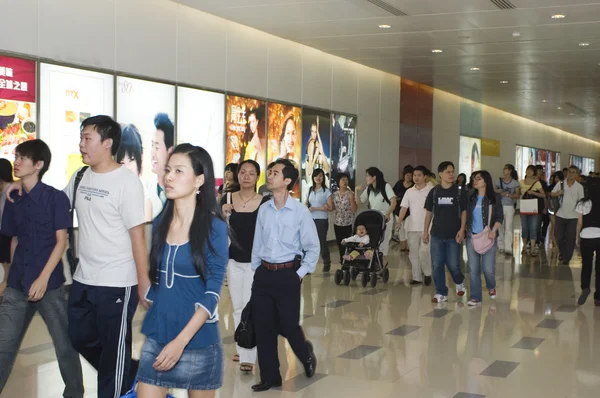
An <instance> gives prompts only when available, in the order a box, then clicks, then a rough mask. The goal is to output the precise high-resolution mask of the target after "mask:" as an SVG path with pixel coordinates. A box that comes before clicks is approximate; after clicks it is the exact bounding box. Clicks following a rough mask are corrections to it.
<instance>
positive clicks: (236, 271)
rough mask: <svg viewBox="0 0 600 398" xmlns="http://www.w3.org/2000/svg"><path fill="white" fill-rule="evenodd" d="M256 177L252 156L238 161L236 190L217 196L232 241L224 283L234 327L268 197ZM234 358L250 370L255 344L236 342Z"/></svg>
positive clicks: (249, 284) (250, 275) (247, 291)
mask: <svg viewBox="0 0 600 398" xmlns="http://www.w3.org/2000/svg"><path fill="white" fill-rule="evenodd" d="M259 177H260V166H259V164H258V163H257V162H255V161H254V160H245V161H243V162H242V163H240V166H239V174H238V181H239V184H240V190H239V191H238V192H235V193H232V194H227V195H225V196H223V199H221V205H222V206H223V214H224V215H225V216H226V217H228V218H229V230H230V231H231V233H232V235H233V237H234V240H235V244H233V245H231V246H230V247H229V263H228V264H227V283H228V285H229V293H230V294H231V301H232V304H233V320H234V323H235V328H237V326H238V325H239V324H240V320H241V318H242V311H243V310H244V307H246V304H248V301H250V296H251V293H252V281H253V280H254V271H252V267H251V264H250V263H251V260H252V244H253V242H254V231H255V229H256V218H257V217H258V209H259V208H260V206H261V205H262V204H263V203H265V202H267V201H268V200H269V198H268V197H264V196H262V195H259V194H258V193H256V183H257V182H258V179H259ZM233 361H234V362H240V370H241V371H242V372H252V370H253V369H254V364H255V363H256V348H253V349H246V348H242V347H240V346H237V353H236V354H235V355H234V356H233Z"/></svg>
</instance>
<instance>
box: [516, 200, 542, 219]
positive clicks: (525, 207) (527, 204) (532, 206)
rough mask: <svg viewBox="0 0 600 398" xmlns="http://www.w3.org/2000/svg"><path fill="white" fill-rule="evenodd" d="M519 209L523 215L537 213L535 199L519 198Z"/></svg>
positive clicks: (536, 201)
mask: <svg viewBox="0 0 600 398" xmlns="http://www.w3.org/2000/svg"><path fill="white" fill-rule="evenodd" d="M519 209H520V210H521V214H522V215H524V216H533V215H536V214H538V200H537V199H521V200H520V201H519Z"/></svg>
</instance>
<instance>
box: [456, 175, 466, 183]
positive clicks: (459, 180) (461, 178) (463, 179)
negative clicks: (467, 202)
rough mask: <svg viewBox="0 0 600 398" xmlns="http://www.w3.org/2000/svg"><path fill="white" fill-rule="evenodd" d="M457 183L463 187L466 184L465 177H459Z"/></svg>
mask: <svg viewBox="0 0 600 398" xmlns="http://www.w3.org/2000/svg"><path fill="white" fill-rule="evenodd" d="M456 183H457V184H458V185H463V184H464V183H466V181H465V177H463V176H458V178H457V179H456Z"/></svg>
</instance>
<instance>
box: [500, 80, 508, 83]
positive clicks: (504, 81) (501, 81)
mask: <svg viewBox="0 0 600 398" xmlns="http://www.w3.org/2000/svg"><path fill="white" fill-rule="evenodd" d="M500 83H501V84H507V83H508V80H500Z"/></svg>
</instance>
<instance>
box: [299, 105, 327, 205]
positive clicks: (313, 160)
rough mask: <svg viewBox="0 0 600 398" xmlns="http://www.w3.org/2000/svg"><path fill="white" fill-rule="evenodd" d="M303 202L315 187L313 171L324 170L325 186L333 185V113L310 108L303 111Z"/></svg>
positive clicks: (301, 174)
mask: <svg viewBox="0 0 600 398" xmlns="http://www.w3.org/2000/svg"><path fill="white" fill-rule="evenodd" d="M302 148H303V149H302V169H301V173H300V176H301V178H302V189H301V191H302V202H305V201H306V199H307V197H308V192H309V190H310V187H312V185H313V181H312V177H313V171H314V170H316V169H321V170H323V173H324V174H325V184H326V185H327V186H328V187H329V186H330V185H331V158H330V155H331V113H329V112H324V111H319V110H315V109H310V108H304V109H303V110H302Z"/></svg>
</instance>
